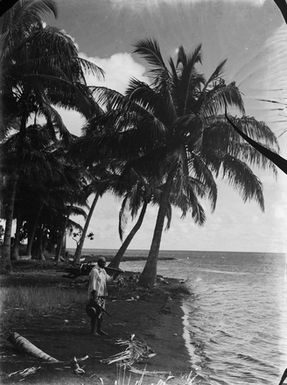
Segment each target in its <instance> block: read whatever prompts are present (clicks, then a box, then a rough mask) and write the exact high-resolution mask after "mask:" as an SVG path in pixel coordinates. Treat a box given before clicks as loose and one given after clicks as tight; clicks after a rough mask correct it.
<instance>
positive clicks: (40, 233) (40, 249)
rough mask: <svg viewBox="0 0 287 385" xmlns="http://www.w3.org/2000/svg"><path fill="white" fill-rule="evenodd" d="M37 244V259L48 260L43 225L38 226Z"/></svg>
mask: <svg viewBox="0 0 287 385" xmlns="http://www.w3.org/2000/svg"><path fill="white" fill-rule="evenodd" d="M36 246H37V247H36V253H35V255H36V259H38V260H39V261H43V262H44V261H46V258H45V255H44V253H43V225H42V226H40V227H38V231H37V245H36Z"/></svg>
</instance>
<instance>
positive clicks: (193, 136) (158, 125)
mask: <svg viewBox="0 0 287 385" xmlns="http://www.w3.org/2000/svg"><path fill="white" fill-rule="evenodd" d="M135 47H136V48H135V53H138V54H140V55H141V56H142V57H143V58H145V59H146V60H147V62H148V63H149V64H150V66H151V70H150V71H149V75H150V84H147V83H144V82H140V81H139V80H136V79H132V80H131V82H130V85H129V88H128V90H127V92H126V96H125V97H124V96H123V95H121V94H119V93H116V92H115V91H113V90H108V89H104V88H99V87H96V88H95V89H94V93H95V94H96V95H97V97H98V100H99V101H100V102H101V103H105V102H106V103H108V104H109V107H110V112H109V113H108V114H107V116H106V118H105V124H106V127H108V128H109V129H107V131H106V132H103V133H102V135H98V137H97V136H95V137H94V139H93V140H90V148H91V151H92V148H93V147H94V149H95V148H97V150H98V153H97V154H98V156H99V155H101V156H103V157H106V158H112V157H113V156H114V157H116V158H118V159H122V160H124V159H128V162H130V163H132V165H133V167H134V168H135V169H138V170H140V169H141V168H142V166H143V165H144V167H145V169H147V168H148V167H149V173H150V175H152V174H153V173H157V174H159V175H161V176H160V178H161V179H162V180H163V181H164V184H163V189H162V193H161V197H160V204H159V210H158V215H157V220H156V225H155V229H154V234H153V239H152V243H151V247H150V251H149V255H148V259H147V263H146V265H145V268H144V270H143V272H142V274H141V277H140V284H141V285H143V286H151V285H153V284H154V282H155V278H156V271H157V259H158V253H159V248H160V243H161V236H162V231H163V227H164V218H165V216H166V211H167V207H168V204H169V202H170V194H171V192H172V190H173V189H175V190H177V192H178V193H181V195H182V197H184V199H185V204H186V211H188V209H189V210H191V212H192V213H194V210H195V207H199V206H198V205H195V204H194V202H196V201H198V197H202V196H203V195H205V196H206V197H207V198H208V199H209V200H210V202H211V205H212V209H214V208H215V205H216V200H217V185H216V181H215V178H217V177H219V176H221V177H222V178H225V179H227V181H228V182H229V183H230V184H231V186H233V187H234V188H236V189H237V190H238V191H239V193H240V194H241V196H242V198H243V200H244V201H246V200H248V199H255V200H257V202H258V203H259V205H260V207H261V208H262V209H263V208H264V199H263V193H262V185H261V182H260V180H259V179H258V178H257V177H256V175H255V174H254V173H253V172H252V170H251V168H250V167H249V165H257V166H259V167H263V168H264V167H270V168H271V169H272V170H273V171H274V167H273V165H272V164H271V163H270V162H268V161H267V160H266V158H265V157H263V156H261V154H259V153H258V152H257V151H256V150H254V149H253V148H252V147H250V146H249V145H246V143H245V142H243V141H242V140H241V138H240V136H238V135H237V133H235V132H234V131H233V130H231V129H230V125H229V124H227V122H226V119H225V116H224V106H225V103H226V104H227V105H228V106H231V107H233V108H237V109H238V110H239V111H240V112H242V113H244V105H243V100H242V97H241V94H240V92H239V90H238V88H237V87H236V85H235V83H233V82H232V83H230V84H226V83H225V81H224V80H223V78H222V71H223V68H224V64H225V61H223V62H221V63H220V64H219V65H218V66H217V67H216V69H215V71H214V72H213V73H212V74H211V76H210V77H209V78H208V79H207V80H206V79H205V77H204V76H203V75H202V74H201V73H200V72H199V71H198V70H197V66H198V64H200V63H201V46H198V47H197V48H196V49H195V50H194V52H193V53H192V54H191V55H187V54H186V52H185V50H184V49H183V47H180V48H179V50H178V55H177V61H176V62H174V61H173V59H172V58H170V59H169V65H167V64H166V63H165V61H164V60H163V58H162V55H161V52H160V48H159V45H158V43H157V42H156V41H154V40H142V41H140V42H138V43H137V44H136V46H135ZM239 121H240V123H241V127H242V129H243V131H244V132H246V133H250V134H251V135H252V136H253V138H257V139H258V140H260V141H261V142H264V143H266V144H267V145H269V146H270V147H271V148H275V149H277V141H276V137H275V135H274V134H273V133H272V132H271V130H270V129H269V128H268V127H267V126H266V125H265V124H264V123H262V122H257V121H256V120H255V119H254V118H250V117H247V116H244V117H243V118H241V119H239ZM91 151H88V152H87V154H86V156H89V155H90V156H92V155H91ZM195 181H199V183H198V182H197V183H195ZM174 186H176V187H174ZM179 199H180V198H179Z"/></svg>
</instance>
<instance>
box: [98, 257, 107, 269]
mask: <svg viewBox="0 0 287 385" xmlns="http://www.w3.org/2000/svg"><path fill="white" fill-rule="evenodd" d="M98 265H99V267H101V268H102V269H103V268H104V267H105V266H106V258H105V257H100V258H99V259H98Z"/></svg>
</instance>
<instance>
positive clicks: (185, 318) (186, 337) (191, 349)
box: [181, 300, 195, 366]
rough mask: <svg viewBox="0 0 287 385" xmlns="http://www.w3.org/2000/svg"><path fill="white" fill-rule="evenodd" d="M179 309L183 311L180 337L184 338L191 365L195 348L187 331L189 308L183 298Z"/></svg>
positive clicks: (192, 364)
mask: <svg viewBox="0 0 287 385" xmlns="http://www.w3.org/2000/svg"><path fill="white" fill-rule="evenodd" d="M181 309H182V311H183V316H182V324H183V333H182V337H183V339H184V344H185V347H186V349H187V352H188V355H189V362H190V364H191V366H194V356H195V348H194V347H193V345H192V340H191V336H190V332H189V321H188V318H189V309H188V306H187V305H186V304H185V302H184V300H183V301H182V304H181Z"/></svg>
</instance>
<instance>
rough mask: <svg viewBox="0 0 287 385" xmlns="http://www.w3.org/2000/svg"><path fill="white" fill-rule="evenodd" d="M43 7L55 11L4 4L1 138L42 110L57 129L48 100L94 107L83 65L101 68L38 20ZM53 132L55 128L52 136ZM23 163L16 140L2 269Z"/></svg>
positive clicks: (51, 5)
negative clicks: (16, 163) (5, 5)
mask: <svg viewBox="0 0 287 385" xmlns="http://www.w3.org/2000/svg"><path fill="white" fill-rule="evenodd" d="M44 13H53V14H54V15H55V16H56V14H57V10H56V5H55V2H54V1H52V0H35V1H33V2H31V1H27V0H26V1H25V0H24V1H21V2H18V3H17V4H15V6H14V7H13V8H12V9H11V10H9V11H8V12H7V13H6V14H5V15H4V17H3V20H2V24H1V43H2V47H1V48H2V51H1V56H0V65H1V89H0V94H1V104H2V106H1V107H2V111H3V114H2V123H3V124H2V125H1V129H2V131H1V135H2V138H3V137H5V135H7V133H8V132H9V129H11V128H14V127H15V126H17V127H18V128H19V131H20V133H21V137H22V140H24V138H25V135H26V125H27V121H28V118H29V117H31V115H33V114H34V116H35V118H36V116H37V115H43V116H45V118H46V121H47V128H48V129H50V130H51V132H53V127H54V123H55V122H57V126H58V129H59V131H58V133H59V134H60V135H62V136H66V137H68V132H67V131H66V130H63V126H62V125H61V119H60V117H59V114H58V113H57V111H56V110H55V109H54V107H53V105H59V106H61V107H66V108H75V109H77V110H78V111H80V112H82V113H83V114H84V115H85V114H87V115H89V114H91V111H93V112H95V103H94V102H93V101H92V98H91V97H90V93H89V90H88V88H87V87H86V83H85V78H84V71H85V70H90V71H93V72H95V73H97V74H99V73H101V70H100V69H99V68H98V67H97V66H95V65H93V64H92V63H89V62H88V61H86V60H84V59H81V58H79V56H78V49H77V46H76V44H75V43H74V41H73V40H72V38H71V37H70V36H68V35H67V34H65V33H64V32H63V31H60V30H58V29H56V28H54V27H49V26H47V25H45V24H44V23H43V22H42V20H41V15H42V14H44ZM56 135H57V132H56V133H55V132H54V136H55V139H56V138H57V137H56ZM21 163H22V153H21V145H20V146H19V154H18V165H16V168H15V170H14V172H13V173H11V174H10V182H9V183H10V186H11V187H10V188H11V194H10V203H9V205H8V207H9V209H8V208H7V219H6V226H5V237H4V244H3V251H2V264H3V266H4V270H10V269H11V264H10V262H9V258H10V257H9V256H10V245H11V228H12V219H13V209H14V201H15V196H16V189H17V183H18V178H19V170H20V166H21Z"/></svg>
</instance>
